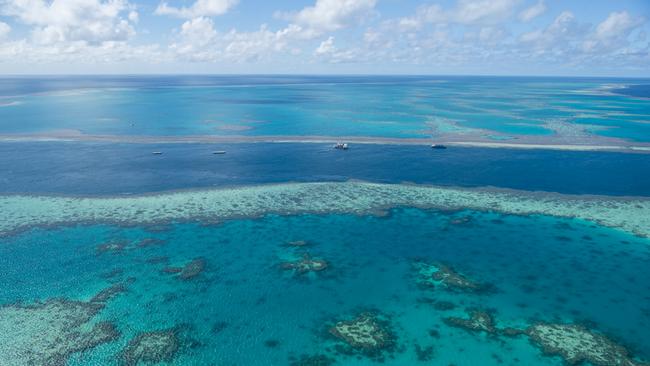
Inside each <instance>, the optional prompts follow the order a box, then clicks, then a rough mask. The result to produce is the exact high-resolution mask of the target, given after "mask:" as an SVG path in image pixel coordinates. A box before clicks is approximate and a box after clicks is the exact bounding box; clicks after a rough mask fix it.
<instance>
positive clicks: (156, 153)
mask: <svg viewBox="0 0 650 366" xmlns="http://www.w3.org/2000/svg"><path fill="white" fill-rule="evenodd" d="M152 154H154V155H162V151H154V152H152Z"/></svg>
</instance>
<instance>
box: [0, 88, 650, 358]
mask: <svg viewBox="0 0 650 366" xmlns="http://www.w3.org/2000/svg"><path fill="white" fill-rule="evenodd" d="M644 83H645V84H644ZM646 84H648V81H647V80H628V79H584V78H496V77H490V78H488V77H456V78H454V77H424V76H422V77H419V76H418V77H415V76H413V77H364V76H355V77H345V76H337V77H325V76H318V77H317V76H314V77H307V76H300V77H298V76H255V77H253V76H233V77H224V76H214V77H208V76H205V77H204V76H174V77H171V76H170V77H162V76H161V77H140V76H137V77H136V76H120V77H113V76H111V77H12V78H3V79H1V80H0V95H2V99H0V136H1V137H2V139H1V140H0V172H2V173H1V174H0V268H2V271H0V288H2V291H0V365H7V366H13V365H16V366H18V365H21V366H22V365H30V364H33V365H71V366H72V365H74V366H81V365H146V364H163V365H222V366H223V365H291V366H301V365H302V366H308V365H351V366H352V365H375V364H386V365H418V364H423V365H426V364H436V365H563V364H579V363H584V364H587V365H589V364H590V365H596V366H598V365H604V366H608V365H612V366H614V365H643V364H644V363H643V362H647V361H648V360H650V338H649V337H648V336H647V334H648V331H647V330H648V329H649V328H650V239H648V236H649V235H650V198H649V197H650V174H649V173H648V172H649V171H650V155H649V154H648V153H647V151H646V150H644V149H643V148H644V147H645V146H646V145H645V142H647V141H650V139H649V137H650V130H647V126H649V124H648V120H649V119H648V117H649V116H650V114H649V113H650V102H648V100H647V99H644V98H643V97H642V96H640V95H636V92H635V94H634V95H632V93H628V94H630V95H624V93H625V92H623V91H619V89H621V87H622V86H625V85H646ZM630 89H633V88H630ZM625 90H628V89H625ZM586 125H588V126H589V128H582V127H581V126H586ZM214 137H216V139H213V138H214ZM222 137H229V139H228V140H219V138H222ZM342 137H343V138H349V139H350V141H353V142H351V143H350V148H349V149H348V150H336V149H333V146H332V143H331V142H330V140H332V141H338V140H339V139H341V138H342ZM354 137H356V138H357V139H358V140H354V139H353V138H354ZM251 139H252V140H251ZM410 139H414V140H410ZM421 140H422V141H421ZM425 140H426V141H429V140H431V141H445V143H447V142H446V141H448V142H449V144H448V146H447V149H443V150H436V149H431V148H430V147H429V146H428V145H429V144H428V143H426V142H423V141H425ZM355 141H356V142H355ZM461 141H463V142H472V143H477V145H478V146H472V145H471V144H463V145H455V144H454V143H458V142H461ZM488 142H507V144H506V145H504V146H501V145H498V144H497V145H482V146H481V145H480V144H478V143H485V144H486V143H488ZM527 143H528V144H533V143H534V144H537V145H534V146H522V145H525V144H527ZM608 144H609V145H615V146H619V147H632V146H633V147H636V149H635V150H621V151H619V150H616V151H600V150H598V149H594V148H593V146H605V145H608ZM488 146H489V147H488ZM572 146H579V147H580V146H582V147H588V148H586V149H584V150H585V151H574V150H575V149H573V150H572V149H569V148H570V147H572ZM221 150H223V151H225V154H214V153H213V152H214V151H221ZM154 152H159V153H160V154H153V153H154Z"/></svg>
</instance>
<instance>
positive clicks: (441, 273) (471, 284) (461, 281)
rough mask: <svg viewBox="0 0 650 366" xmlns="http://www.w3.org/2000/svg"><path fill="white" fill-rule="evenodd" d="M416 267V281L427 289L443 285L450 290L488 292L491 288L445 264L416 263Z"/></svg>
mask: <svg viewBox="0 0 650 366" xmlns="http://www.w3.org/2000/svg"><path fill="white" fill-rule="evenodd" d="M414 266H415V269H416V271H417V278H416V281H417V283H418V285H420V286H422V287H425V288H435V287H436V286H437V285H442V286H444V287H445V288H446V289H448V290H452V291H454V290H455V291H468V292H479V291H486V290H488V289H489V288H490V286H489V285H485V284H481V283H479V282H476V281H474V280H472V279H470V278H469V277H467V276H465V275H463V274H461V273H459V272H456V271H455V270H454V269H453V268H452V267H451V266H448V265H446V264H443V263H439V262H434V263H424V262H416V263H415V264H414Z"/></svg>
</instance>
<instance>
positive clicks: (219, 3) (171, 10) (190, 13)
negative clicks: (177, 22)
mask: <svg viewBox="0 0 650 366" xmlns="http://www.w3.org/2000/svg"><path fill="white" fill-rule="evenodd" d="M237 3H238V0H196V2H195V3H194V4H192V6H190V7H181V8H178V7H174V6H169V5H168V4H167V3H166V2H163V3H161V4H160V5H158V8H156V11H155V13H156V14H158V15H171V16H175V17H179V18H187V19H190V18H197V17H210V16H216V15H222V14H225V13H227V12H228V11H229V10H230V9H231V8H232V7H234V6H235V5H237Z"/></svg>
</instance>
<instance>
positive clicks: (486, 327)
mask: <svg viewBox="0 0 650 366" xmlns="http://www.w3.org/2000/svg"><path fill="white" fill-rule="evenodd" d="M467 313H468V315H469V319H465V318H458V317H448V318H444V319H443V321H444V322H445V324H447V325H449V326H452V327H457V328H463V329H466V330H469V331H473V332H486V333H488V334H495V333H496V332H497V329H496V327H495V326H494V319H493V318H492V315H490V313H488V312H487V311H485V310H480V309H471V310H468V311H467Z"/></svg>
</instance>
